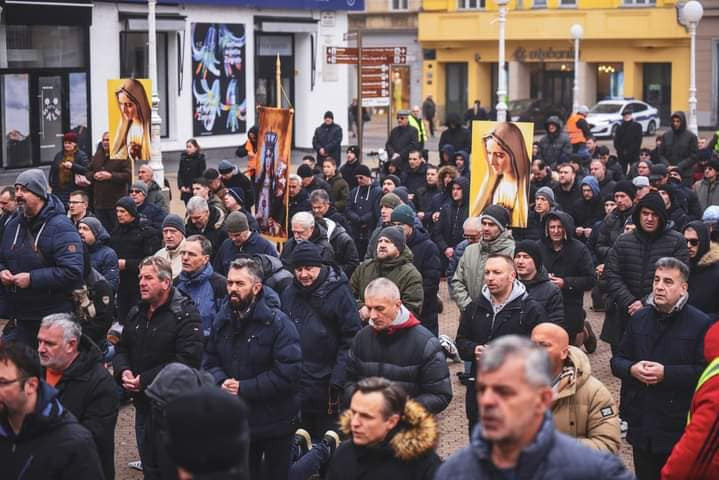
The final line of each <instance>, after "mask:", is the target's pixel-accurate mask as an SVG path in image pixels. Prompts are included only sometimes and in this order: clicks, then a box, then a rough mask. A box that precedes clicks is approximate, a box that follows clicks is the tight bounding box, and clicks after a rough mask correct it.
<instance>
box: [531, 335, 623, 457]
mask: <svg viewBox="0 0 719 480" xmlns="http://www.w3.org/2000/svg"><path fill="white" fill-rule="evenodd" d="M532 341H533V342H534V343H536V344H538V345H540V346H542V347H544V348H545V349H546V350H547V353H548V354H549V358H550V360H551V361H552V369H553V375H554V381H553V383H552V390H554V399H553V400H552V414H553V415H554V424H555V426H556V428H557V430H559V431H560V432H562V433H565V434H567V435H569V436H572V437H574V438H576V439H577V440H579V441H580V442H581V443H583V444H584V445H586V446H588V447H591V448H596V449H597V450H603V451H606V452H611V453H617V452H618V451H619V444H620V442H621V440H620V433H619V416H618V410H617V406H616V404H615V403H614V399H613V398H612V394H611V393H609V390H608V389H607V387H605V386H604V384H602V382H600V381H599V380H597V379H596V378H595V377H593V376H592V371H591V366H590V364H589V358H588V357H587V355H586V354H585V353H584V352H582V351H581V350H580V349H579V348H576V347H572V346H570V345H569V336H568V335H567V332H566V330H564V329H563V328H562V327H560V326H558V325H556V324H554V323H540V324H539V325H537V326H536V327H534V330H532Z"/></svg>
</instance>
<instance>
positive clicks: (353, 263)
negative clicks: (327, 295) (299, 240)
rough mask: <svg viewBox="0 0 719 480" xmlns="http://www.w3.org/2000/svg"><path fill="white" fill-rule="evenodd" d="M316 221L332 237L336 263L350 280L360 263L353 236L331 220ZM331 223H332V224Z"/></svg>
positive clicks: (331, 242)
mask: <svg viewBox="0 0 719 480" xmlns="http://www.w3.org/2000/svg"><path fill="white" fill-rule="evenodd" d="M315 221H316V222H319V223H320V224H321V225H322V226H324V227H325V228H327V231H328V233H329V236H330V245H331V246H332V249H333V250H334V252H335V258H334V262H335V264H336V265H337V266H338V267H340V268H341V269H342V271H343V272H345V275H347V278H350V277H351V276H352V272H354V271H355V268H357V265H359V263H360V258H359V253H358V252H357V246H356V245H355V242H354V240H353V239H352V236H351V235H350V234H349V233H348V232H347V230H345V228H344V227H343V226H342V225H340V224H338V223H337V222H334V221H332V220H330V219H329V218H326V219H325V218H320V219H315ZM329 222H332V223H331V224H330V223H329Z"/></svg>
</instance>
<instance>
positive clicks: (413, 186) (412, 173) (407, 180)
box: [400, 162, 427, 204]
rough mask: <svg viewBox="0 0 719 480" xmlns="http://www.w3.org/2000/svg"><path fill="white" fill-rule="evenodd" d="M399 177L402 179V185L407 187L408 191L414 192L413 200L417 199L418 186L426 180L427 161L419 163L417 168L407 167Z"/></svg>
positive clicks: (421, 185)
mask: <svg viewBox="0 0 719 480" xmlns="http://www.w3.org/2000/svg"><path fill="white" fill-rule="evenodd" d="M400 178H401V180H402V185H403V186H405V187H407V190H408V191H409V193H412V194H414V195H415V200H417V193H418V192H419V190H420V188H422V187H424V186H425V185H426V182H427V163H426V162H422V163H420V164H419V167H417V169H415V170H412V169H411V168H408V169H407V170H405V171H403V172H402V174H401V175H400ZM415 204H416V202H415Z"/></svg>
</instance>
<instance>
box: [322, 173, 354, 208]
mask: <svg viewBox="0 0 719 480" xmlns="http://www.w3.org/2000/svg"><path fill="white" fill-rule="evenodd" d="M325 181H326V182H327V183H329V185H330V200H331V201H332V204H333V205H334V206H335V208H336V209H337V210H339V211H340V212H341V211H343V210H344V209H345V207H346V206H347V199H348V198H349V196H350V187H349V185H348V184H347V182H346V181H345V179H344V178H342V175H340V174H339V172H338V173H337V174H336V175H335V176H334V177H332V178H326V179H325Z"/></svg>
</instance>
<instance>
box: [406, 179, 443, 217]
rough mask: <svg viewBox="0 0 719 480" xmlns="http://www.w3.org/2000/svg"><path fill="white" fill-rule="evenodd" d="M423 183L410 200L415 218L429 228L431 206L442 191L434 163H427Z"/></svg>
mask: <svg viewBox="0 0 719 480" xmlns="http://www.w3.org/2000/svg"><path fill="white" fill-rule="evenodd" d="M424 178H425V180H424V183H423V184H422V186H421V187H419V188H418V189H417V191H416V193H415V194H414V198H413V200H412V202H413V203H414V205H415V207H416V208H417V218H419V219H420V221H421V222H422V224H423V225H424V226H425V227H426V228H427V229H430V227H431V225H432V224H433V222H432V206H433V205H434V203H435V199H436V198H438V197H439V196H440V195H441V194H442V191H441V190H440V188H439V176H438V169H437V167H436V166H434V165H427V166H426V168H425V175H424Z"/></svg>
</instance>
